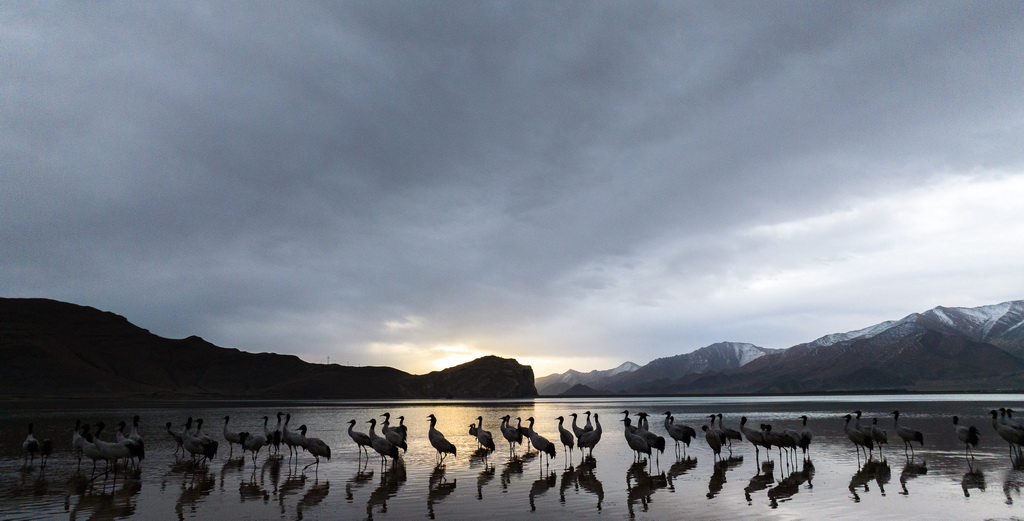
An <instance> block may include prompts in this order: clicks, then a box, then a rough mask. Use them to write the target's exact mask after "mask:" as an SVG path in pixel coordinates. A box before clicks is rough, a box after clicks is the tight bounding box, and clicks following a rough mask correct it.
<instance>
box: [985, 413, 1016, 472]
mask: <svg viewBox="0 0 1024 521" xmlns="http://www.w3.org/2000/svg"><path fill="white" fill-rule="evenodd" d="M1003 411H1004V412H1003V414H1004V418H1005V414H1006V412H1005V409H1004V410H1003ZM989 414H991V415H992V428H993V429H995V431H996V433H997V434H999V437H1000V438H1002V439H1003V440H1004V441H1006V442H1007V443H1009V444H1010V463H1011V464H1017V463H1018V462H1015V461H1014V456H1015V454H1014V453H1017V454H1016V458H1017V460H1020V446H1021V444H1024V428H1016V426H1015V425H1013V424H1010V423H1006V422H1002V421H999V413H998V412H997V411H995V410H991V411H989Z"/></svg>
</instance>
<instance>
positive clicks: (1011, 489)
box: [1003, 470, 1024, 505]
mask: <svg viewBox="0 0 1024 521" xmlns="http://www.w3.org/2000/svg"><path fill="white" fill-rule="evenodd" d="M1021 488H1024V472H1021V471H1020V470H1012V471H1010V472H1008V473H1007V474H1006V479H1005V480H1003V494H1005V495H1006V504H1007V505H1012V504H1013V496H1014V495H1016V496H1018V497H1019V496H1020V489H1021ZM1014 493H1016V494H1014Z"/></svg>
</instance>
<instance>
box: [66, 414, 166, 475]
mask: <svg viewBox="0 0 1024 521" xmlns="http://www.w3.org/2000/svg"><path fill="white" fill-rule="evenodd" d="M168 425H170V422H168ZM81 430H82V420H75V432H73V433H71V449H72V450H73V451H74V452H75V457H77V458H78V469H79V470H81V469H82V448H83V447H84V446H85V438H83V437H82V432H81Z"/></svg>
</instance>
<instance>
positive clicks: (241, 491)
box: [238, 469, 270, 504]
mask: <svg viewBox="0 0 1024 521" xmlns="http://www.w3.org/2000/svg"><path fill="white" fill-rule="evenodd" d="M238 495H239V498H240V499H241V501H242V503H245V502H246V501H253V500H255V501H263V503H264V504H266V503H269V502H270V491H269V490H267V489H266V488H265V487H264V486H263V484H262V483H257V482H256V469H252V475H251V476H250V477H249V481H242V482H241V483H239V485H238Z"/></svg>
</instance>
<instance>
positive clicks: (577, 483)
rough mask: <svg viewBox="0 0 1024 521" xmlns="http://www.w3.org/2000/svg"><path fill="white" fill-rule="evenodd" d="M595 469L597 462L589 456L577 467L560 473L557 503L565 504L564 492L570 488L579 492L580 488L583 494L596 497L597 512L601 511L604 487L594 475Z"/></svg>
mask: <svg viewBox="0 0 1024 521" xmlns="http://www.w3.org/2000/svg"><path fill="white" fill-rule="evenodd" d="M596 468H597V460H596V459H594V458H593V457H591V456H587V457H585V458H583V461H581V462H580V464H579V465H578V466H575V467H573V466H570V467H569V468H568V469H566V470H565V471H564V472H562V482H561V484H560V485H559V488H558V492H559V494H558V498H559V502H561V503H562V504H565V491H567V490H569V489H570V488H571V489H573V490H575V491H576V492H579V490H580V489H581V488H582V489H583V490H584V491H585V492H588V493H590V494H593V495H595V496H597V510H598V512H600V511H601V503H602V502H604V486H603V485H602V484H601V480H599V479H597V476H595V475H594V470H595V469H596Z"/></svg>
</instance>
